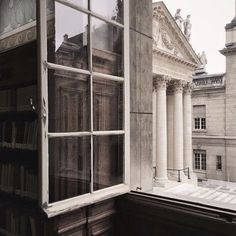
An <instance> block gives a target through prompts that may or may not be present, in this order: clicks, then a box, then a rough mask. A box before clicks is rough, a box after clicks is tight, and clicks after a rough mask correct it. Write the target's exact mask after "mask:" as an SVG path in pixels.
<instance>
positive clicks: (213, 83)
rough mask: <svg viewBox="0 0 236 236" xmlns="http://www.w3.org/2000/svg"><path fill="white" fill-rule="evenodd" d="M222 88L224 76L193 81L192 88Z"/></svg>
mask: <svg viewBox="0 0 236 236" xmlns="http://www.w3.org/2000/svg"><path fill="white" fill-rule="evenodd" d="M211 87H212V88H214V87H224V76H218V77H210V78H198V79H194V80H193V88H194V89H197V88H211Z"/></svg>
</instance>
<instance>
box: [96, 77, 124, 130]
mask: <svg viewBox="0 0 236 236" xmlns="http://www.w3.org/2000/svg"><path fill="white" fill-rule="evenodd" d="M93 126H94V130H122V129H123V85H122V84H121V83H119V82H115V81H110V80H106V79H101V78H99V79H98V78H94V84H93Z"/></svg>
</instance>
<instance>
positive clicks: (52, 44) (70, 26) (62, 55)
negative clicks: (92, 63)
mask: <svg viewBox="0 0 236 236" xmlns="http://www.w3.org/2000/svg"><path fill="white" fill-rule="evenodd" d="M54 14H55V18H54V30H53V32H54V33H53V34H52V35H51V34H50V35H49V36H48V37H49V38H48V61H49V62H52V63H56V64H60V65H64V66H69V67H75V68H80V69H87V68H88V16H87V15H86V14H84V13H81V12H79V11H77V10H74V9H72V8H70V7H67V6H65V5H63V4H60V3H58V2H55V8H54ZM65 19H66V20H65Z"/></svg>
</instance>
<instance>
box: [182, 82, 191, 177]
mask: <svg viewBox="0 0 236 236" xmlns="http://www.w3.org/2000/svg"><path fill="white" fill-rule="evenodd" d="M191 93H192V84H191V83H187V84H186V85H185V87H184V101H183V104H184V108H183V109H184V113H183V121H184V123H183V124H184V127H183V128H184V168H189V170H190V173H192V171H193V170H192V166H193V163H192V101H191Z"/></svg>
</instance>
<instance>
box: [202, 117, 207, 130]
mask: <svg viewBox="0 0 236 236" xmlns="http://www.w3.org/2000/svg"><path fill="white" fill-rule="evenodd" d="M201 123H202V127H201V128H202V129H206V119H205V118H201Z"/></svg>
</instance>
